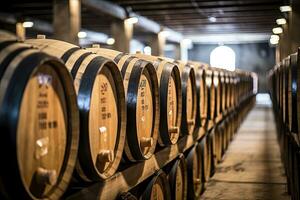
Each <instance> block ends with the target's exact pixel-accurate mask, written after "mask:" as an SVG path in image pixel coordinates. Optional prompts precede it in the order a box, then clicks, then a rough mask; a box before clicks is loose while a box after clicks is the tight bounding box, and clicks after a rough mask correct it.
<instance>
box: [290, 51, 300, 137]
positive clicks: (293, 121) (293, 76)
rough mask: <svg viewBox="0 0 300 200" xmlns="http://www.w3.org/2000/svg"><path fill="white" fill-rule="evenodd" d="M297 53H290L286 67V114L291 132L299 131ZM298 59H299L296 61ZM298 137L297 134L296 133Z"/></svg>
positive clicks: (299, 82)
mask: <svg viewBox="0 0 300 200" xmlns="http://www.w3.org/2000/svg"><path fill="white" fill-rule="evenodd" d="M298 55H299V53H295V54H292V55H291V56H290V59H291V60H290V67H289V68H288V74H289V80H288V114H289V119H290V120H289V130H290V131H291V132H292V133H299V131H298V127H299V125H300V121H299V119H298V118H299V117H300V115H299V117H298V112H299V111H300V110H298V109H299V108H298V107H299V106H298V104H297V101H298V98H299V97H300V95H299V94H298V88H299V85H298V84H300V81H298V79H299V78H298V79H297V76H298V74H300V73H299V72H298V71H299V65H300V63H299V61H300V60H299V58H298ZM298 60H299V61H298ZM298 138H299V139H300V137H299V134H298Z"/></svg>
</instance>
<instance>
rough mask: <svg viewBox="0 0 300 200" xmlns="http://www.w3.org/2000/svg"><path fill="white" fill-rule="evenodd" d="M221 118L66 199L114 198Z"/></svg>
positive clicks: (174, 156)
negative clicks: (148, 157)
mask: <svg viewBox="0 0 300 200" xmlns="http://www.w3.org/2000/svg"><path fill="white" fill-rule="evenodd" d="M221 119H222V116H218V117H217V118H216V120H215V121H214V122H213V121H209V122H208V123H207V124H208V125H207V126H206V127H201V128H200V129H199V131H198V133H194V134H193V135H186V136H184V137H182V138H181V139H179V141H178V142H177V144H174V145H171V146H168V147H165V148H163V149H161V150H160V151H158V152H156V153H155V154H154V155H153V156H152V157H151V158H150V159H148V160H145V161H142V162H138V163H136V164H133V165H132V166H130V167H128V168H127V169H125V170H123V171H120V172H117V173H116V174H115V175H113V176H112V177H110V178H109V179H107V180H105V181H103V182H97V183H94V184H92V185H91V186H89V187H84V188H78V190H79V191H77V192H75V193H73V194H72V195H70V196H68V197H66V199H67V200H85V199H89V200H93V199H101V200H111V199H116V198H117V197H118V195H119V194H121V193H122V192H126V191H129V190H130V189H132V188H134V187H135V186H137V185H138V184H139V183H141V182H143V181H144V180H146V179H147V178H148V177H150V176H151V175H153V174H154V173H155V172H156V171H157V170H159V169H161V168H162V167H164V166H165V165H167V164H168V163H169V162H171V161H172V160H174V159H175V158H176V157H177V156H178V155H179V154H180V153H183V152H185V151H186V150H187V149H189V148H190V147H192V146H193V144H195V142H196V141H198V140H200V139H201V138H203V137H204V136H205V135H206V134H207V133H208V130H211V129H212V128H213V127H214V125H215V124H217V123H218V122H219V121H221ZM146 166H147V167H146Z"/></svg>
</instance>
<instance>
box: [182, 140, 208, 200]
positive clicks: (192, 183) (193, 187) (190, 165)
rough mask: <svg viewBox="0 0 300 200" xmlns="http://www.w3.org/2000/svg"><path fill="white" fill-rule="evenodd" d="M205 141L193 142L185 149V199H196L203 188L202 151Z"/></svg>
mask: <svg viewBox="0 0 300 200" xmlns="http://www.w3.org/2000/svg"><path fill="white" fill-rule="evenodd" d="M204 149H205V143H203V142H200V143H199V144H198V143H195V145H194V146H193V147H192V148H191V149H190V150H189V151H187V155H186V162H187V177H188V185H187V187H188V191H187V195H188V196H187V199H198V198H199V197H200V195H201V193H202V191H203V189H204V179H203V152H204Z"/></svg>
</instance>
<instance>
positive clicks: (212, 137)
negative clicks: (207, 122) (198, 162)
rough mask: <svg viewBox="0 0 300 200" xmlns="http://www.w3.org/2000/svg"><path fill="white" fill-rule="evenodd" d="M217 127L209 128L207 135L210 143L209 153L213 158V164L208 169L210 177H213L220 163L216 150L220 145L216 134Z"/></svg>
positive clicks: (211, 158)
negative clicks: (217, 142) (217, 143)
mask: <svg viewBox="0 0 300 200" xmlns="http://www.w3.org/2000/svg"><path fill="white" fill-rule="evenodd" d="M215 130H216V128H215V127H214V128H212V129H211V130H209V132H208V135H207V136H206V137H207V143H208V145H209V147H208V148H209V154H208V156H209V157H210V160H211V166H210V171H207V172H208V173H209V177H212V176H213V175H214V174H215V169H216V166H217V164H218V160H217V155H216V152H217V151H218V148H219V146H217V145H216V135H215Z"/></svg>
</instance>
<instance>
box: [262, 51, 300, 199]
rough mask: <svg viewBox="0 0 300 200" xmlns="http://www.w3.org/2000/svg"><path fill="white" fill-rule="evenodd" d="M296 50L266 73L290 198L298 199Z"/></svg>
mask: <svg viewBox="0 0 300 200" xmlns="http://www.w3.org/2000/svg"><path fill="white" fill-rule="evenodd" d="M299 56H300V51H298V52H296V53H294V54H291V55H289V56H288V57H286V58H284V59H283V60H282V61H281V62H280V63H278V64H276V65H275V66H274V68H272V69H271V70H270V71H269V73H268V80H269V81H268V82H269V92H270V96H271V99H272V102H273V110H274V114H275V119H276V125H277V133H278V140H279V144H280V151H281V159H282V162H283V163H284V167H285V174H286V177H287V185H288V192H289V194H290V195H291V197H292V199H293V200H294V199H297V200H298V199H300V173H299V172H300V155H299V152H300V146H299V145H300V131H299V127H300V115H299V113H300V106H299V105H298V102H299V98H300V95H299V90H298V88H300V79H299V77H300V76H299V75H300V57H299Z"/></svg>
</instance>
